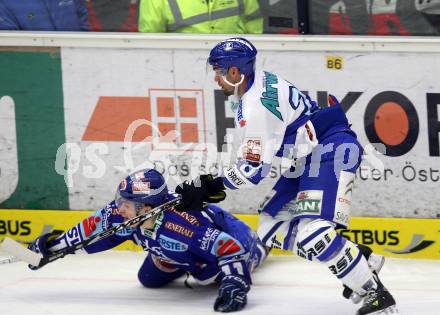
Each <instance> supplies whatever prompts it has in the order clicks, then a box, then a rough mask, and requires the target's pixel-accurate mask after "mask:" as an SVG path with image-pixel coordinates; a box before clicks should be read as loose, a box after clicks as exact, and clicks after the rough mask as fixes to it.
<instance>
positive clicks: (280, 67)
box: [0, 47, 440, 218]
mask: <svg viewBox="0 0 440 315" xmlns="http://www.w3.org/2000/svg"><path fill="white" fill-rule="evenodd" d="M207 54H208V51H204V50H185V49H117V48H105V49H104V48H44V49H39V48H32V49H30V48H12V47H11V48H3V49H2V51H0V69H2V75H1V76H0V121H1V122H2V123H1V124H0V134H1V135H2V137H1V138H0V202H1V204H0V207H1V208H18V209H75V210H85V209H98V208H100V207H102V206H103V205H105V204H106V203H107V202H108V201H110V200H111V199H112V198H113V196H114V191H115V187H116V185H117V184H118V182H119V181H120V180H121V179H122V177H123V176H124V175H125V174H126V173H127V172H128V171H130V170H133V169H137V168H140V167H155V168H156V169H158V170H159V171H160V172H163V173H164V175H165V177H166V178H167V179H168V181H169V185H170V188H173V187H174V185H175V184H176V183H177V182H180V181H182V180H184V179H187V178H189V177H191V176H193V177H194V176H196V175H197V174H199V173H201V172H208V171H209V172H211V173H214V174H215V173H216V172H218V168H219V165H226V164H227V163H229V161H231V160H233V159H234V158H235V156H236V152H234V145H235V144H234V139H233V138H234V137H233V135H234V133H233V132H234V130H233V118H232V117H233V113H232V112H231V110H230V109H229V106H228V104H227V101H226V100H225V97H224V96H223V94H222V92H221V91H219V90H218V87H217V86H216V84H215V83H214V82H213V80H212V79H213V78H212V77H211V76H209V74H207V72H206V64H205V63H206V56H207ZM439 60H440V59H439V56H438V55H437V54H428V53H426V54H421V53H417V54H416V53H384V52H382V53H380V52H377V53H370V52H368V53H338V54H337V55H335V54H331V53H326V52H285V51H284V52H283V51H261V52H260V53H259V59H258V62H257V68H262V66H264V69H266V70H269V71H272V72H274V73H277V74H279V75H280V76H282V77H285V78H286V79H288V80H289V81H290V82H292V83H293V84H294V85H295V86H297V87H298V88H299V89H301V90H302V91H305V92H307V93H308V94H309V95H310V96H311V97H312V98H314V99H316V100H317V101H318V103H319V104H320V105H321V106H322V105H324V103H325V100H326V96H327V94H328V93H332V94H334V95H335V96H336V97H337V98H338V99H340V100H341V103H342V105H343V107H344V110H345V111H346V113H347V116H348V118H349V120H350V123H351V124H352V128H353V129H354V130H355V131H356V133H357V134H358V137H359V140H360V142H361V143H362V145H364V147H365V146H368V144H369V143H378V142H379V143H383V144H384V145H383V146H382V148H381V150H382V152H383V151H384V150H383V149H385V153H384V154H379V153H377V152H375V153H373V155H374V158H373V159H371V160H370V161H365V162H363V164H362V166H361V167H360V169H359V171H358V173H357V181H356V187H355V190H354V195H353V204H352V214H353V215H354V216H375V217H408V218H410V217H423V218H436V217H438V216H439V214H438V213H439V211H438V206H439V204H440V195H439V194H435V193H434V192H435V191H436V190H438V189H437V188H438V186H439V183H440V163H439V161H440V159H439V155H440V154H439V151H440V150H439V138H438V137H439V131H440V122H439V121H440V118H439V110H440V109H439V106H438V104H440V81H439V80H438V79H436V74H437V73H439V71H440V63H439ZM219 152H222V153H221V154H220V153H219ZM288 167H289V165H286V164H285V163H281V162H278V161H277V162H275V163H274V165H273V167H272V169H271V171H270V173H269V175H268V178H266V179H264V181H263V182H262V183H261V185H259V186H258V187H257V188H254V189H252V190H242V191H240V192H233V193H230V196H229V197H228V200H227V201H226V202H224V203H223V204H222V205H223V206H224V207H225V208H226V209H228V210H230V211H231V212H235V213H255V211H256V209H258V206H259V204H260V203H261V201H262V200H263V196H264V195H266V194H268V193H270V190H271V186H272V185H273V183H274V182H275V180H276V178H277V177H278V176H279V174H280V173H281V172H282V171H284V170H285V169H287V168H288Z"/></svg>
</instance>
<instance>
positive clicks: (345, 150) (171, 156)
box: [55, 89, 385, 188]
mask: <svg viewBox="0 0 440 315" xmlns="http://www.w3.org/2000/svg"><path fill="white" fill-rule="evenodd" d="M209 127H211V128H210V129H209V130H217V126H209ZM217 131H218V130H217ZM311 134H312V135H311ZM207 138H208V126H207V122H206V113H205V104H204V94H203V90H201V89H193V90H189V89H150V90H149V93H148V97H120V96H116V97H114V96H112V97H109V96H101V97H100V98H99V100H98V102H97V104H96V106H95V109H94V111H93V114H92V116H91V118H90V120H89V122H88V124H87V126H86V128H85V130H84V133H83V135H82V139H81V140H82V141H80V142H69V143H65V144H63V145H61V146H60V147H59V148H58V151H57V155H56V162H55V170H56V172H57V173H58V174H59V175H61V176H63V177H64V180H65V183H66V185H67V187H69V188H72V187H73V186H74V176H73V175H74V174H76V173H78V172H80V174H81V175H82V177H83V178H88V179H92V178H93V179H100V178H103V177H104V175H105V173H106V171H108V169H109V168H112V169H115V170H117V171H118V172H120V173H121V174H122V175H126V174H128V173H131V172H134V171H137V170H140V169H144V168H155V169H156V170H158V171H159V172H160V173H162V174H163V175H164V176H165V178H166V180H167V181H171V183H170V184H171V185H170V186H171V187H172V186H173V185H172V184H173V183H175V184H178V183H181V182H182V181H183V180H185V179H189V178H194V177H196V176H197V175H199V174H203V173H212V174H214V175H216V174H218V173H219V172H221V171H222V170H223V169H225V168H227V166H228V165H229V164H232V163H235V162H236V160H237V159H239V160H242V161H247V162H249V163H251V164H252V165H253V166H254V167H253V168H252V170H251V172H252V173H254V172H260V173H261V175H262V177H267V176H269V177H271V178H273V177H279V176H286V177H299V176H303V175H304V172H305V169H306V168H305V162H306V157H307V156H309V155H310V154H311V157H312V158H311V162H312V163H311V164H310V167H308V173H307V174H306V175H307V176H310V177H316V176H318V175H319V169H320V167H321V161H322V160H323V159H325V158H326V157H327V156H328V154H329V153H330V152H333V153H334V172H335V174H336V176H338V174H339V173H340V172H341V171H345V170H349V169H350V168H353V167H355V166H356V165H357V163H359V160H360V155H361V154H363V155H364V160H365V161H367V162H368V163H367V166H366V167H368V165H371V166H372V168H375V169H379V170H380V169H383V168H384V165H383V163H382V161H381V160H380V154H379V155H378V154H376V153H378V152H380V153H381V154H384V151H385V150H384V149H385V148H384V146H383V145H382V148H381V149H380V150H377V147H378V145H374V146H373V145H370V144H368V145H366V146H365V147H364V149H363V150H362V149H361V148H360V147H358V146H357V144H354V143H344V144H339V145H335V144H334V143H327V144H325V145H322V144H319V143H317V139H316V136H313V126H311V127H310V126H308V125H307V124H306V125H305V126H303V127H301V128H300V129H299V130H298V132H297V135H296V140H295V143H294V144H291V145H284V146H283V147H282V149H283V151H282V159H281V163H280V165H281V167H279V168H276V169H275V170H274V166H271V165H269V167H267V166H268V165H267V164H265V163H264V161H263V156H264V146H265V145H267V144H268V143H265V141H266V140H265V139H262V138H245V139H244V140H242V139H240V138H239V137H234V133H232V132H228V134H227V135H225V136H224V138H225V142H226V143H225V144H222V146H221V148H220V151H219V143H210V142H208V141H207ZM240 140H241V141H240ZM217 141H218V137H217ZM115 144H116V145H115ZM118 144H120V145H118ZM274 147H277V148H279V147H281V143H279V144H275V146H274ZM375 148H376V149H375ZM292 160H293V161H294V162H293V163H292ZM82 161H83V162H85V161H87V162H88V163H82ZM292 165H294V167H292ZM245 167H246V165H242V168H243V174H245V175H249V171H248V170H245ZM274 173H275V174H274ZM121 177H122V176H121Z"/></svg>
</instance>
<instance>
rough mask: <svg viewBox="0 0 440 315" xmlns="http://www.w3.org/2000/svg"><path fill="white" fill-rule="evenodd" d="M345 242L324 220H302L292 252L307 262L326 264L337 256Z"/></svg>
mask: <svg viewBox="0 0 440 315" xmlns="http://www.w3.org/2000/svg"><path fill="white" fill-rule="evenodd" d="M345 242H346V240H345V239H344V238H343V237H342V236H340V235H339V234H338V233H337V232H336V231H335V229H334V226H333V224H331V223H330V222H328V221H325V220H310V219H309V220H303V221H302V222H300V223H299V224H298V232H297V235H296V238H295V246H294V251H295V252H296V253H297V255H298V256H300V257H303V258H306V259H308V260H318V261H320V262H323V263H326V262H328V261H330V260H331V259H332V258H334V257H335V256H337V255H338V253H339V252H340V251H341V250H342V248H343V247H344V245H345Z"/></svg>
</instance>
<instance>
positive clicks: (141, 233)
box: [29, 169, 267, 312]
mask: <svg viewBox="0 0 440 315" xmlns="http://www.w3.org/2000/svg"><path fill="white" fill-rule="evenodd" d="M172 198H175V195H173V194H172V193H170V192H169V191H168V189H167V186H166V183H165V180H164V178H163V177H162V175H161V174H160V173H159V172H157V171H156V170H154V169H146V170H142V171H138V172H135V173H133V174H130V175H129V176H127V177H126V178H125V179H124V180H122V182H121V183H120V184H119V185H118V188H117V192H116V197H115V200H113V201H111V202H110V203H109V204H108V205H107V206H105V207H104V208H103V209H101V210H98V211H96V212H94V213H93V214H92V215H90V216H89V217H88V218H86V219H84V220H83V221H81V222H80V223H78V224H77V225H75V226H74V227H72V228H71V229H69V230H68V231H67V232H65V233H62V234H60V233H59V232H52V233H48V234H45V235H42V236H40V237H39V238H37V239H36V240H35V241H34V242H32V243H31V244H30V245H29V248H30V249H31V250H33V251H35V252H40V253H41V254H42V255H48V254H50V253H51V252H53V251H56V250H59V249H61V248H64V247H66V246H69V245H71V244H73V243H75V242H78V241H82V240H84V239H87V238H88V237H90V236H91V235H94V234H96V233H98V232H101V231H102V230H106V229H108V228H109V227H111V226H112V225H116V224H118V223H121V222H123V221H124V220H127V219H131V218H133V217H135V216H137V215H139V214H142V213H145V212H148V211H149V210H151V209H152V208H154V207H157V206H159V205H161V204H163V203H165V202H166V201H168V200H171V199H172ZM182 210H193V209H180V208H179V211H177V210H176V209H170V210H167V211H164V212H162V213H160V214H158V215H157V216H155V217H152V218H151V219H148V220H147V221H144V222H143V223H141V225H139V226H132V227H131V228H128V229H126V230H123V231H122V232H120V233H117V234H115V235H112V236H110V237H108V238H105V239H103V240H101V241H98V242H96V243H93V244H90V245H88V246H86V247H85V248H84V249H85V251H86V252H87V253H89V254H92V253H96V252H101V251H104V250H108V249H110V248H113V247H115V246H117V245H119V244H121V243H122V242H124V241H126V240H131V241H133V242H135V243H136V244H138V245H140V246H142V248H143V249H144V250H145V251H147V252H148V256H147V258H146V259H145V261H144V263H143V264H142V266H141V268H140V269H139V273H138V278H139V281H140V282H141V283H142V284H143V285H144V286H145V287H148V288H158V287H162V286H164V285H166V284H168V283H170V282H171V281H173V280H174V279H176V278H178V277H180V276H182V275H184V274H185V273H190V274H191V275H192V276H193V277H194V278H195V279H196V280H198V281H199V282H201V284H209V283H212V282H214V281H215V282H217V283H219V291H218V297H217V299H216V300H215V303H214V309H215V310H216V311H220V312H231V311H238V310H240V309H242V308H243V307H244V306H245V305H246V301H247V299H246V294H247V292H248V291H249V289H250V284H251V276H250V273H251V272H252V271H253V270H254V269H255V268H257V267H258V266H259V265H260V264H261V263H262V262H263V260H264V259H265V258H266V256H267V253H266V251H265V249H264V247H263V246H262V243H261V241H260V240H259V239H258V237H257V236H256V233H255V232H253V231H252V230H251V229H250V228H249V227H248V226H247V225H246V224H245V223H243V222H242V221H240V220H238V219H237V218H235V217H234V216H232V215H231V214H229V213H228V212H226V211H224V210H222V209H221V208H219V207H217V206H214V205H211V204H209V205H208V206H206V207H204V208H203V209H201V210H200V209H197V210H199V211H192V212H191V213H188V212H184V211H182ZM29 267H30V268H31V269H35V268H34V267H32V266H29Z"/></svg>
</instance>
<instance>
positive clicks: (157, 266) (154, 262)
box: [138, 254, 185, 288]
mask: <svg viewBox="0 0 440 315" xmlns="http://www.w3.org/2000/svg"><path fill="white" fill-rule="evenodd" d="M183 274H185V272H184V271H183V270H180V269H178V268H175V267H174V266H172V265H170V264H167V263H166V262H164V261H163V260H161V259H160V258H159V257H157V256H155V255H152V254H148V256H147V258H145V260H144V263H143V264H142V266H141V268H140V269H139V272H138V279H139V281H140V282H141V283H142V285H143V286H144V287H147V288H159V287H162V286H164V285H166V284H168V283H170V282H171V281H173V280H175V279H177V278H179V277H180V276H182V275H183Z"/></svg>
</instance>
